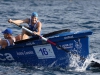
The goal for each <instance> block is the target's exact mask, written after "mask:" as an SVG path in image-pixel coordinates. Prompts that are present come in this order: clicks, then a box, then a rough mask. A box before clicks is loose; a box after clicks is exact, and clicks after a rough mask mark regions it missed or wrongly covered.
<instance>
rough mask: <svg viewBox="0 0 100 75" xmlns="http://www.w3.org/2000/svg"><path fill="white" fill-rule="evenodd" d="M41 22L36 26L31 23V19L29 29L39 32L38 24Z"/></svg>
mask: <svg viewBox="0 0 100 75" xmlns="http://www.w3.org/2000/svg"><path fill="white" fill-rule="evenodd" d="M38 22H39V21H37V22H36V23H35V24H34V25H32V22H31V19H30V22H29V24H28V25H29V28H30V30H32V31H36V32H37V23H38Z"/></svg>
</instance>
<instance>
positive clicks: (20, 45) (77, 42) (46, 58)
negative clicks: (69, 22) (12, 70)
mask: <svg viewBox="0 0 100 75" xmlns="http://www.w3.org/2000/svg"><path fill="white" fill-rule="evenodd" d="M91 34H92V31H90V30H84V31H76V32H73V31H70V30H69V29H64V30H59V31H55V32H51V33H48V34H44V35H43V37H46V38H48V39H49V40H51V41H53V42H54V43H56V44H57V45H58V46H59V47H58V46H54V45H52V44H50V43H48V42H46V41H44V40H43V39H40V38H39V37H38V36H37V38H30V39H27V40H23V41H18V42H15V45H13V46H9V47H6V48H5V49H1V50H0V63H2V62H3V63H12V62H20V63H22V64H24V65H31V66H46V67H48V66H51V67H66V66H68V65H69V64H70V54H77V55H79V56H81V57H82V58H83V57H84V58H86V57H87V56H88V55H89V35H91ZM62 48H63V49H62ZM84 58H83V59H84ZM83 59H82V60H83Z"/></svg>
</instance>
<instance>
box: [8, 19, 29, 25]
mask: <svg viewBox="0 0 100 75" xmlns="http://www.w3.org/2000/svg"><path fill="white" fill-rule="evenodd" d="M8 22H9V23H13V24H16V25H20V24H22V23H28V22H29V19H24V20H12V19H9V20H8Z"/></svg>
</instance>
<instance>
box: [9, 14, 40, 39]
mask: <svg viewBox="0 0 100 75" xmlns="http://www.w3.org/2000/svg"><path fill="white" fill-rule="evenodd" d="M8 22H9V23H13V24H16V25H20V24H22V23H27V24H28V26H25V27H27V28H28V29H30V30H31V31H33V34H31V33H29V32H27V31H25V30H22V34H21V35H18V37H19V36H21V38H20V39H17V41H19V40H25V39H28V38H29V36H32V37H35V36H36V35H41V27H42V23H41V22H40V21H39V20H38V14H37V13H36V12H33V13H32V15H31V18H27V19H24V20H12V19H9V20H8ZM16 38H17V37H16Z"/></svg>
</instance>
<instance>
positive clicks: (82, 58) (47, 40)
mask: <svg viewBox="0 0 100 75" xmlns="http://www.w3.org/2000/svg"><path fill="white" fill-rule="evenodd" d="M17 26H18V27H20V28H22V29H24V30H26V31H27V32H29V33H31V34H33V32H32V31H31V30H29V29H27V28H26V27H24V26H21V25H17ZM37 36H39V37H40V38H41V39H42V40H44V41H46V42H48V43H50V44H52V45H54V46H56V47H58V48H60V49H61V50H63V51H65V52H67V53H70V54H73V55H74V56H76V57H77V56H78V57H80V59H81V60H85V58H84V57H81V56H79V55H78V54H75V53H74V52H72V51H69V50H67V49H64V48H63V47H61V46H59V45H57V44H56V43H54V42H52V41H51V40H49V39H47V38H45V37H43V36H41V35H37Z"/></svg>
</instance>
